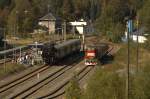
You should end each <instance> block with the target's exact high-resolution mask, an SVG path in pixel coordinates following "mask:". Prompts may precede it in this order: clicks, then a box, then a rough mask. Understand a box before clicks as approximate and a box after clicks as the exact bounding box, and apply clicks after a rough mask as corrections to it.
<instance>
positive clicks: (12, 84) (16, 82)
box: [0, 66, 49, 96]
mask: <svg viewBox="0 0 150 99" xmlns="http://www.w3.org/2000/svg"><path fill="white" fill-rule="evenodd" d="M48 68H49V66H42V67H40V68H38V69H36V70H34V71H32V72H30V73H28V74H26V75H24V76H22V77H19V78H17V79H15V80H13V81H11V82H8V83H6V84H4V85H2V86H0V96H1V94H2V93H4V92H6V91H8V90H10V89H11V88H14V87H16V86H17V85H19V84H21V83H22V82H24V81H26V80H29V79H30V78H32V77H35V76H36V75H37V73H41V72H43V71H45V70H46V69H48Z"/></svg>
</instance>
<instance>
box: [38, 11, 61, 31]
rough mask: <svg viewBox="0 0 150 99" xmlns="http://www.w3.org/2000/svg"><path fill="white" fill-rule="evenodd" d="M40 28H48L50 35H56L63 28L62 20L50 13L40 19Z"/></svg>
mask: <svg viewBox="0 0 150 99" xmlns="http://www.w3.org/2000/svg"><path fill="white" fill-rule="evenodd" d="M38 24H39V25H40V26H45V27H47V28H48V30H49V33H55V32H58V31H60V28H61V18H59V17H56V16H54V15H53V14H52V13H48V14H47V15H45V16H43V17H42V18H40V19H39V23H38Z"/></svg>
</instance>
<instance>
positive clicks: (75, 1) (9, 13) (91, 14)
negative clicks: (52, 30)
mask: <svg viewBox="0 0 150 99" xmlns="http://www.w3.org/2000/svg"><path fill="white" fill-rule="evenodd" d="M149 2H150V0H44V1H43V0H0V27H6V28H7V31H8V32H10V33H11V32H12V31H15V30H18V32H19V33H25V32H32V31H33V30H34V29H36V28H38V24H37V23H38V19H39V18H40V17H42V16H44V15H45V14H47V13H48V12H52V13H53V14H55V15H56V16H60V17H61V18H62V19H63V20H67V21H73V20H79V19H81V18H83V19H85V20H90V21H91V22H93V24H94V26H95V28H96V30H97V31H98V33H99V32H101V33H102V34H105V35H106V36H107V37H109V39H111V40H112V41H114V42H116V41H119V39H120V38H119V37H120V35H122V34H121V33H120V32H123V31H124V29H125V18H126V17H129V18H131V19H135V18H136V16H137V15H139V17H140V21H141V24H142V25H144V26H145V27H147V30H150V29H149V23H150V22H149V17H148V16H149V14H150V12H149V9H150V8H149ZM15 27H16V28H15ZM111 34H112V35H115V36H112V35H111Z"/></svg>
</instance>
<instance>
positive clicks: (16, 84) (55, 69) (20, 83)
mask: <svg viewBox="0 0 150 99" xmlns="http://www.w3.org/2000/svg"><path fill="white" fill-rule="evenodd" d="M75 60H76V58H75V59H74V61H75ZM76 61H77V60H76ZM70 64H72V62H71V63H70ZM67 68H68V69H69V68H71V67H70V66H52V67H50V68H49V66H43V67H41V68H39V69H37V70H35V71H33V72H31V73H29V74H27V75H24V76H22V77H20V78H18V79H15V80H14V81H12V82H9V83H7V84H5V85H2V86H0V97H6V96H9V94H10V92H14V91H17V90H20V89H30V87H31V84H35V86H36V85H38V83H40V82H39V81H40V80H39V81H38V82H37V74H40V75H44V74H45V73H47V74H48V73H49V72H51V73H50V74H49V75H48V77H50V76H51V77H52V76H54V75H55V74H56V73H59V72H61V71H62V70H64V69H67ZM42 77H43V78H42ZM42 77H41V79H42V80H41V81H42V82H43V81H45V80H46V79H47V78H45V77H46V76H45V75H44V76H42ZM33 79H36V80H35V81H36V82H32V83H31V84H27V86H24V84H25V83H29V82H30V81H32V80H33ZM29 86H30V87H29ZM32 86H33V85H32ZM23 87H24V88H23ZM18 92H20V91H18ZM15 93H17V92H15ZM10 96H11V95H10ZM6 99H9V98H6Z"/></svg>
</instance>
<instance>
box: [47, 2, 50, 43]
mask: <svg viewBox="0 0 150 99" xmlns="http://www.w3.org/2000/svg"><path fill="white" fill-rule="evenodd" d="M47 8H48V10H47V11H48V14H49V12H50V10H49V8H50V5H49V4H48V6H47ZM49 20H50V19H49V18H48V34H49V42H50V39H51V35H50V26H49Z"/></svg>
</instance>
